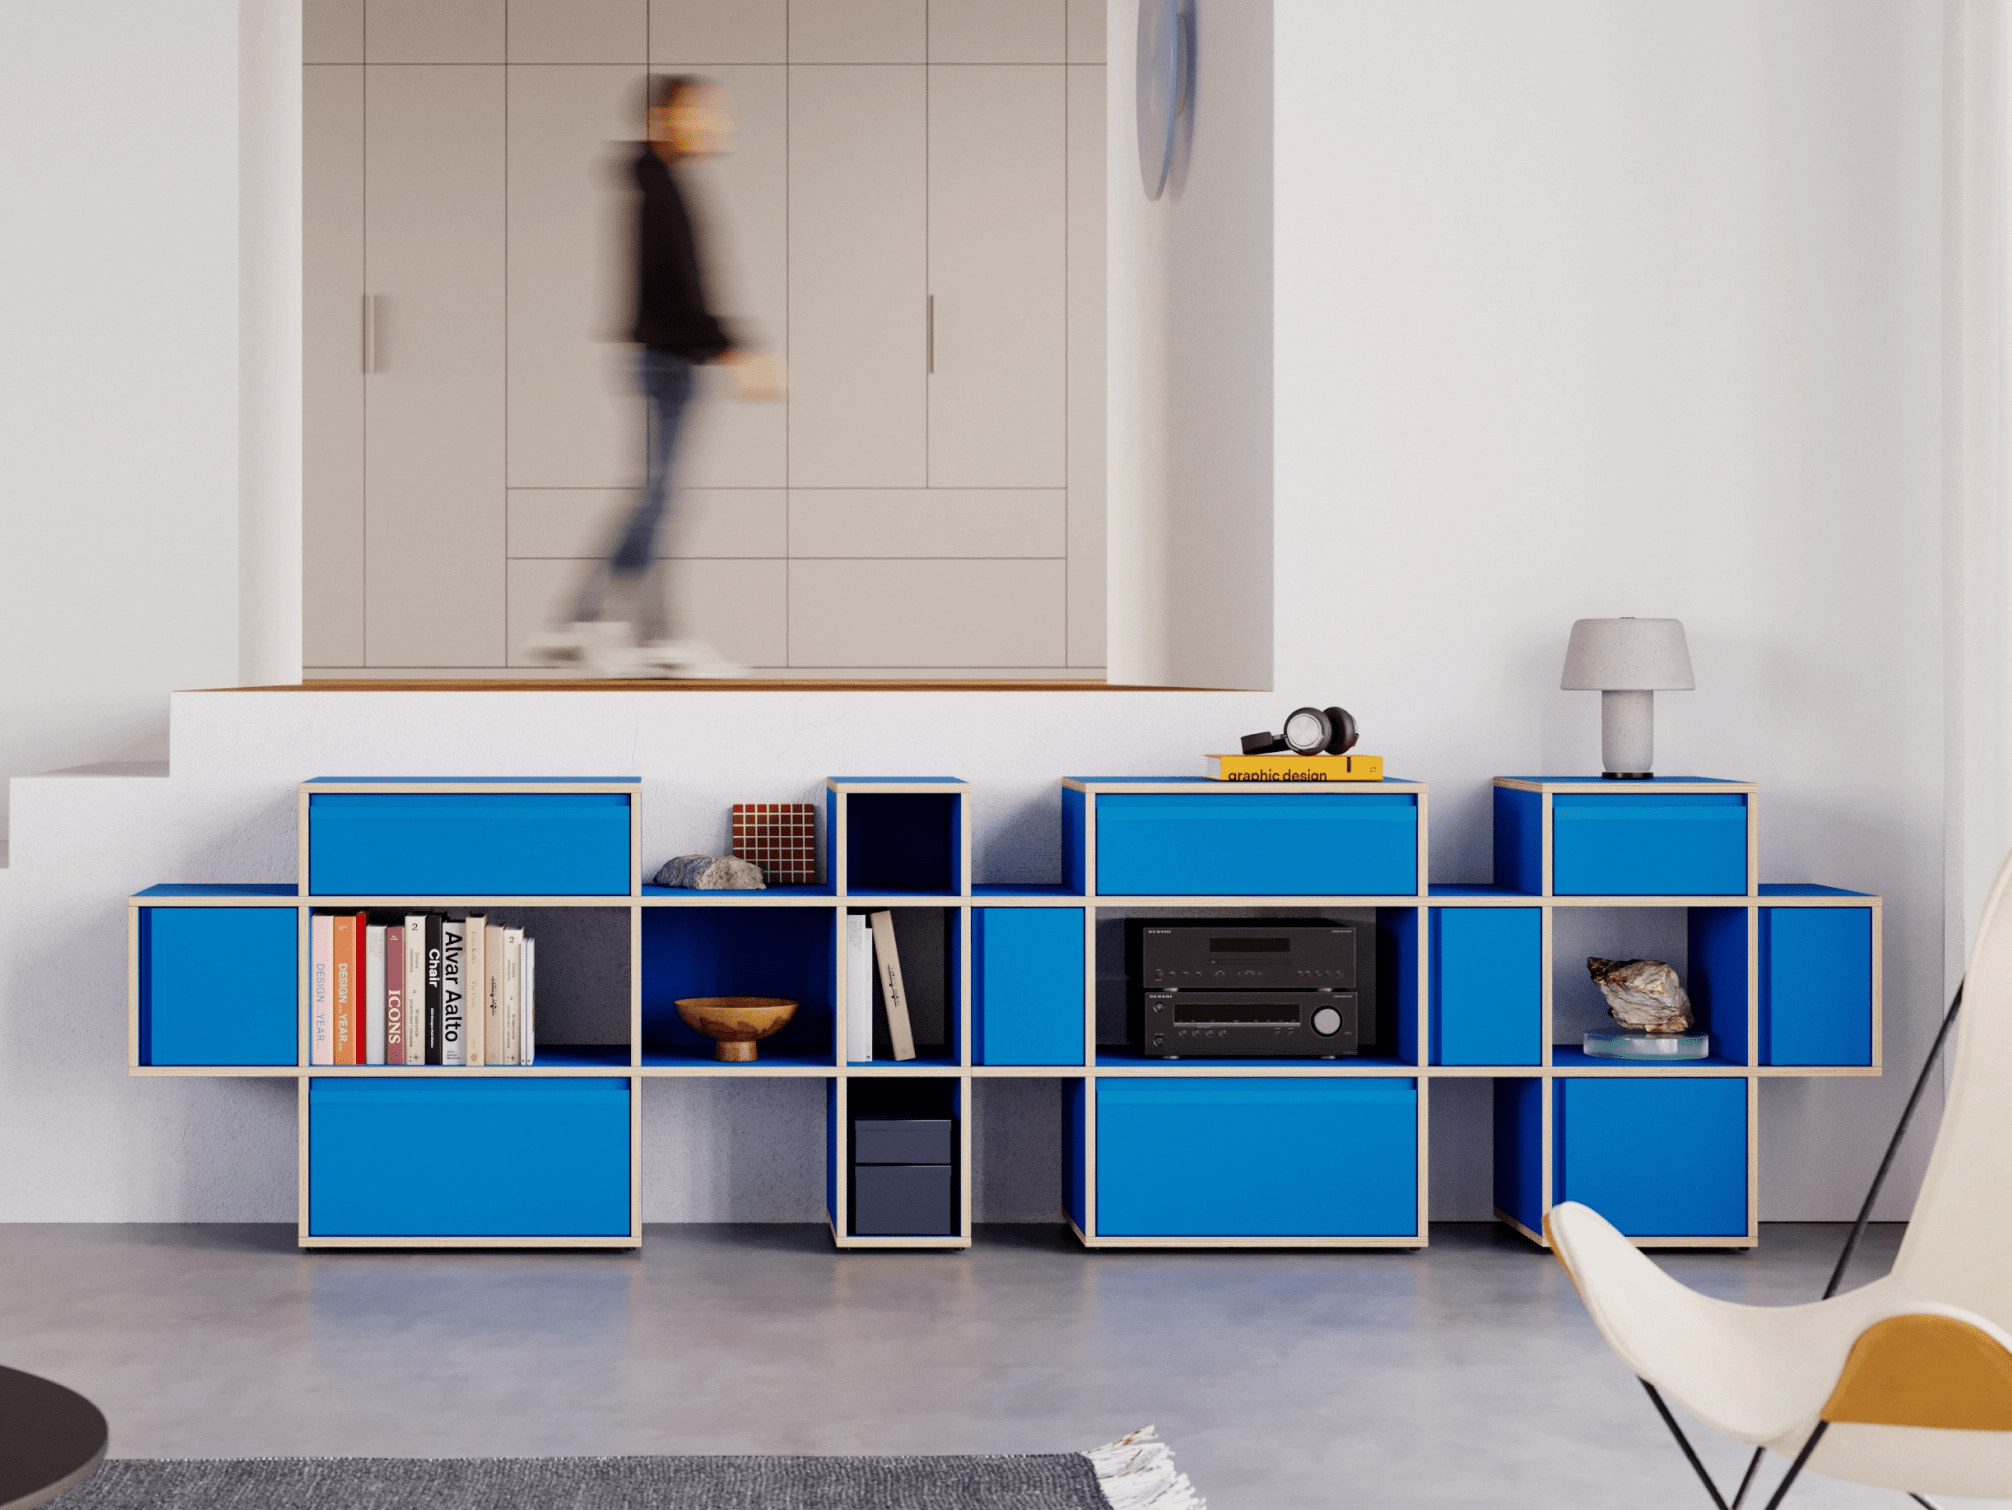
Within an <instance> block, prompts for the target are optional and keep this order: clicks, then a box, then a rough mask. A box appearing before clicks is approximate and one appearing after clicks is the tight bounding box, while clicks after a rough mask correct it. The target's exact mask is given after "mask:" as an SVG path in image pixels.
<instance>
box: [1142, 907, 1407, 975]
mask: <svg viewBox="0 0 2012 1510" xmlns="http://www.w3.org/2000/svg"><path fill="white" fill-rule="evenodd" d="M1369 931H1370V930H1368V929H1366V928H1357V927H1356V926H1355V925H1354V924H1352V923H1330V922H1326V921H1320V920H1316V921H1310V922H1306V921H1297V920H1295V921H1293V922H1279V923H1254V922H1249V921H1246V920H1242V919H1239V920H1238V921H1236V922H1234V923H1229V922H1222V923H1196V922H1188V921H1185V920H1183V921H1180V922H1173V921H1168V922H1160V921H1157V920H1154V919H1151V918H1137V919H1134V920H1132V926H1131V928H1130V929H1129V930H1128V932H1129V934H1130V937H1129V938H1128V939H1127V940H1126V942H1127V943H1128V944H1130V945H1131V946H1132V947H1131V948H1130V949H1128V950H1127V951H1126V953H1127V954H1129V955H1130V956H1131V958H1130V959H1129V960H1127V962H1126V963H1127V964H1128V965H1129V966H1130V967H1131V968H1130V970H1129V971H1128V973H1129V974H1130V975H1131V977H1132V979H1133V980H1134V981H1136V982H1137V983H1138V984H1139V985H1141V986H1143V987H1145V988H1146V989H1147V990H1148V991H1196V990H1209V991H1250V990H1265V991H1346V990H1353V989H1354V988H1355V987H1356V986H1357V985H1358V984H1359V981H1358V979H1357V970H1358V966H1359V964H1361V963H1366V962H1365V961H1360V960H1359V959H1358V950H1357V947H1356V942H1357V935H1358V934H1359V933H1360V934H1364V935H1366V934H1368V933H1369ZM1362 952H1363V953H1367V951H1366V950H1365V951H1362Z"/></svg>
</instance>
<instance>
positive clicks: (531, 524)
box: [510, 488, 789, 559]
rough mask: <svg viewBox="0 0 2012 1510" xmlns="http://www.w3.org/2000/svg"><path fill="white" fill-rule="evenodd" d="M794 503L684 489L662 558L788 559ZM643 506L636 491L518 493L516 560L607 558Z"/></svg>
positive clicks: (737, 491)
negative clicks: (638, 506) (623, 528)
mask: <svg viewBox="0 0 2012 1510" xmlns="http://www.w3.org/2000/svg"><path fill="white" fill-rule="evenodd" d="M788 500H789V495H788V494H787V493H785V492H784V491H783V490H782V489H781V488H680V489H679V490H678V495H677V501H676V503H675V504H674V506H673V510H672V514H671V518H670V521H669V523H668V524H667V525H666V527H665V530H664V533H663V536H662V537H661V538H660V539H659V540H658V542H657V549H658V554H659V555H664V556H776V557H781V556H786V555H788V554H789V501H788ZM635 501H636V492H635V490H634V489H630V488H529V489H525V488H513V489H511V491H510V555H511V557H512V558H513V559H514V558H517V557H530V556H553V557H561V558H568V559H591V558H595V557H599V556H601V555H603V554H604V553H605V552H606V551H607V550H608V549H609V547H610V544H611V542H612V541H613V540H614V538H615V532H616V531H617V530H618V529H619V528H620V527H621V525H622V522H623V521H624V520H625V519H627V518H628V516H629V512H630V510H632V509H633V508H634V507H635Z"/></svg>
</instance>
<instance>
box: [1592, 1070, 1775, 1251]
mask: <svg viewBox="0 0 2012 1510" xmlns="http://www.w3.org/2000/svg"><path fill="white" fill-rule="evenodd" d="M1553 1084H1555V1085H1556V1087H1557V1092H1558V1112H1557V1117H1558V1120H1557V1126H1556V1127H1555V1128H1554V1129H1553V1132H1552V1149H1553V1152H1554V1154H1555V1155H1556V1158H1557V1172H1556V1174H1555V1176H1554V1179H1555V1185H1554V1187H1553V1196H1554V1198H1555V1199H1557V1200H1560V1201H1581V1202H1583V1203H1584V1204H1586V1205H1588V1206H1591V1207H1592V1208H1593V1209H1594V1210H1595V1211H1597V1212H1599V1213H1600V1215H1602V1216H1604V1217H1605V1218H1606V1219H1607V1220H1608V1221H1610V1222H1612V1223H1613V1224H1614V1225H1615V1226H1616V1227H1618V1228H1620V1229H1621V1231H1623V1232H1625V1233H1626V1234H1627V1235H1628V1236H1630V1237H1740V1236H1743V1235H1744V1234H1745V1233H1746V1230H1747V1082H1746V1081H1745V1080H1743V1079H1704V1078H1698V1079H1690V1080H1678V1079H1674V1078H1672V1079H1668V1080H1659V1079H1653V1078H1651V1077H1649V1076H1646V1075H1644V1076H1635V1077H1627V1078H1623V1077H1620V1076H1616V1077H1614V1078H1612V1079H1591V1078H1588V1079H1583V1080H1579V1079H1565V1080H1558V1081H1554V1082H1553Z"/></svg>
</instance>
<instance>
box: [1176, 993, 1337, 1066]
mask: <svg viewBox="0 0 2012 1510" xmlns="http://www.w3.org/2000/svg"><path fill="white" fill-rule="evenodd" d="M1358 1011H1359V1003H1358V1001H1357V997H1356V993H1355V992H1353V991H1142V992H1141V993H1140V994H1139V1016H1140V1024H1139V1045H1140V1048H1141V1049H1142V1050H1143V1051H1144V1053H1145V1055H1146V1057H1147V1058H1148V1059H1178V1058H1182V1057H1184V1056H1186V1055H1189V1054H1199V1055H1207V1056H1211V1057H1213V1056H1216V1055H1225V1056H1228V1055H1248V1056H1251V1057H1259V1058H1282V1057H1286V1056H1299V1057H1307V1056H1317V1057H1320V1058H1323V1059H1332V1058H1335V1057H1336V1056H1338V1055H1342V1054H1353V1053H1355V1052H1356V1050H1357V1044H1356V1022H1357V1013H1358Z"/></svg>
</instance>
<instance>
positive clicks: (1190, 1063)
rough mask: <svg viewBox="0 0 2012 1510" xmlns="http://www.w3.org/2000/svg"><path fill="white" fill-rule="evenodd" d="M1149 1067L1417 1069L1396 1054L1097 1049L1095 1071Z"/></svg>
mask: <svg viewBox="0 0 2012 1510" xmlns="http://www.w3.org/2000/svg"><path fill="white" fill-rule="evenodd" d="M1146 1067H1150V1068H1153V1069H1161V1070H1193V1069H1204V1070H1281V1071H1282V1070H1299V1069H1318V1070H1325V1071H1327V1072H1329V1073H1330V1074H1347V1073H1348V1072H1349V1071H1350V1070H1404V1071H1406V1072H1407V1073H1412V1074H1415V1073H1417V1070H1418V1066H1417V1065H1416V1064H1415V1063H1414V1062H1412V1061H1411V1060H1409V1059H1399V1058H1397V1057H1396V1056H1395V1055H1389V1056H1385V1055H1381V1054H1348V1055H1344V1056H1342V1057H1341V1058H1338V1059H1316V1058H1303V1057H1301V1056H1298V1055H1294V1056H1293V1057H1291V1058H1287V1059H1268V1058H1250V1057H1244V1058H1236V1059H1227V1058H1225V1059H1216V1058H1210V1057H1207V1056H1205V1055H1200V1054H1197V1055H1195V1056H1193V1057H1192V1058H1190V1057H1186V1056H1184V1057H1182V1058H1179V1059H1148V1058H1147V1057H1146V1056H1145V1055H1144V1054H1141V1053H1140V1052H1139V1051H1138V1050H1137V1049H1134V1048H1129V1047H1120V1046H1118V1045H1116V1044H1105V1045H1103V1046H1102V1047H1100V1048H1099V1049H1098V1050H1097V1068H1098V1069H1100V1070H1130V1069H1141V1068H1146Z"/></svg>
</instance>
